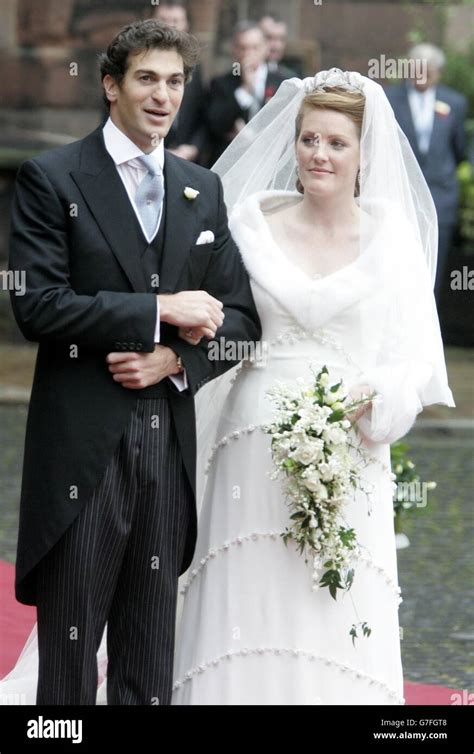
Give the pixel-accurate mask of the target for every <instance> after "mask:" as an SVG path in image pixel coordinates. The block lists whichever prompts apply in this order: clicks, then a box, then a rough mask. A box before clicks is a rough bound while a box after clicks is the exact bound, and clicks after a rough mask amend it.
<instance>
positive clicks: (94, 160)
mask: <svg viewBox="0 0 474 754" xmlns="http://www.w3.org/2000/svg"><path fill="white" fill-rule="evenodd" d="M71 176H72V178H73V180H74V181H75V183H76V185H77V186H78V188H79V190H80V191H81V193H82V195H83V197H84V199H85V201H86V203H87V206H88V207H89V209H90V211H91V213H92V215H93V216H94V218H95V220H96V222H97V224H98V226H99V227H100V229H101V231H102V233H103V234H104V237H105V239H106V240H107V242H108V244H109V246H110V248H111V250H112V252H113V253H114V255H115V257H116V259H117V261H118V263H119V264H120V266H121V267H122V269H123V271H124V272H125V274H126V276H127V278H128V279H129V281H130V284H131V286H132V288H133V290H134V291H136V292H138V293H146V292H147V287H146V284H145V279H144V276H143V270H142V261H141V256H140V249H138V248H137V243H136V233H135V232H134V224H135V223H136V222H137V220H136V217H135V213H134V210H133V207H132V206H131V204H130V200H129V198H128V194H127V191H126V189H125V187H124V185H123V183H122V179H121V178H120V176H119V174H118V172H117V168H116V167H115V163H114V161H113V159H112V158H111V156H110V155H109V153H108V152H107V150H106V148H105V144H104V137H103V134H102V127H101V126H100V127H99V128H98V129H96V130H95V131H94V132H93V133H92V134H91V135H90V136H89V137H87V138H86V139H85V140H84V144H83V149H82V153H81V163H80V168H79V170H77V171H73V172H72V173H71ZM164 177H165V237H164V243H163V252H162V262H161V275H160V290H161V291H162V292H163V293H164V292H174V290H175V287H176V285H177V283H178V280H179V277H180V274H181V271H182V269H183V267H184V264H185V261H186V256H187V254H188V253H189V250H190V247H191V246H192V244H193V241H194V236H195V235H196V225H197V219H198V205H199V200H200V199H201V200H202V194H200V195H199V196H198V197H197V198H196V199H194V200H189V199H186V197H185V196H184V189H185V188H186V186H187V185H191V187H192V188H198V190H199V186H197V185H196V180H195V179H192V178H189V177H188V176H187V172H186V170H185V167H183V165H182V164H181V160H179V159H178V158H177V157H175V156H174V155H172V154H170V153H169V152H167V151H166V150H165V164H164Z"/></svg>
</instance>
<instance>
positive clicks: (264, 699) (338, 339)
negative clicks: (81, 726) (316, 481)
mask: <svg viewBox="0 0 474 754" xmlns="http://www.w3.org/2000/svg"><path fill="white" fill-rule="evenodd" d="M214 170H215V171H216V172H218V173H219V174H220V175H221V177H222V180H223V184H224V191H225V200H226V204H227V206H228V209H229V211H230V223H229V224H230V228H231V231H232V234H233V236H234V238H235V241H236V243H237V245H238V247H239V249H240V252H241V255H242V260H243V263H244V264H245V266H246V268H247V270H248V273H249V276H250V278H251V284H252V290H253V294H254V297H255V301H256V304H257V307H258V310H259V315H260V319H261V322H262V327H263V336H262V341H261V343H260V344H257V345H258V348H257V349H255V350H254V352H252V351H251V349H250V353H248V354H247V357H246V358H244V359H243V361H242V363H241V364H240V366H238V367H236V368H234V369H232V370H230V371H229V372H227V373H226V374H225V375H224V376H223V377H222V378H220V379H219V380H215V381H214V382H212V383H210V384H209V385H206V386H205V387H204V388H202V389H201V390H200V391H199V393H198V394H197V400H196V408H197V430H198V479H197V490H198V507H199V508H200V512H199V533H198V541H197V546H196V552H195V556H194V560H193V563H192V565H191V567H190V569H189V570H188V571H187V573H186V574H185V575H184V576H183V577H182V579H181V588H182V594H181V603H180V615H179V616H178V631H177V642H176V657H175V670H174V689H173V701H172V703H173V704H176V705H188V704H216V705H221V704H225V705H227V704H250V705H259V704H285V705H286V704H323V705H326V704H368V705H371V704H403V676H402V667H401V659H400V641H399V624H398V606H399V602H400V599H401V598H400V589H399V587H398V578H397V564H396V549H395V535H394V527H393V509H392V494H393V490H392V485H393V481H392V475H391V470H390V445H389V444H390V443H391V442H393V441H395V440H396V439H397V438H399V437H401V436H403V435H404V434H405V433H406V432H407V431H408V430H409V429H410V427H411V425H412V424H413V422H414V420H415V418H416V415H417V414H418V413H419V412H420V411H421V409H422V407H423V406H424V405H428V404H431V403H445V404H447V405H450V406H452V405H454V402H453V398H452V395H451V391H450V390H449V387H448V383H447V376H446V368H445V363H444V355H443V348H442V342H441V337H440V331H439V324H438V319H437V314H436V308H435V303H434V297H433V282H434V275H435V271H436V249H437V230H436V213H435V209H434V205H433V202H432V200H431V197H430V194H429V190H428V188H427V186H426V183H425V181H424V178H423V176H422V174H421V171H420V169H419V167H418V165H417V163H416V160H415V157H414V155H413V153H412V151H411V149H410V146H409V144H408V141H407V140H406V138H405V137H404V135H403V133H402V132H401V131H400V129H399V127H398V126H397V124H396V121H395V118H394V115H393V111H392V109H391V108H390V105H389V104H388V101H387V99H386V97H385V95H384V93H383V90H382V88H381V87H380V86H379V85H378V84H376V83H375V82H373V81H371V80H370V79H367V78H365V77H363V76H360V75H359V74H357V73H342V72H341V71H339V70H337V69H332V70H331V71H329V72H328V71H323V72H321V73H319V74H317V75H316V76H315V77H314V78H313V77H312V78H308V79H304V80H303V81H301V80H299V79H290V80H287V81H285V82H284V83H283V84H282V85H281V86H280V88H279V90H278V92H277V94H276V95H275V96H274V97H273V98H272V99H271V100H270V102H269V103H268V104H267V105H266V106H265V107H264V108H263V109H262V110H261V111H260V112H259V113H258V114H257V115H256V116H255V117H254V118H253V119H252V121H251V122H250V123H249V124H248V125H247V126H246V127H245V128H244V129H243V130H242V131H241V132H240V134H239V136H238V137H237V138H236V139H235V140H234V141H233V142H232V144H231V145H230V147H229V148H228V149H227V150H226V152H225V153H224V155H223V156H222V157H221V159H220V160H219V161H218V163H217V164H216V165H215V166H214ZM295 186H296V189H295ZM181 335H182V337H184V338H186V339H188V340H189V341H190V342H197V339H198V338H199V335H200V333H199V332H193V333H192V334H191V335H190V334H189V332H188V333H185V332H183V333H181ZM243 345H244V346H245V344H243ZM310 364H311V365H312V366H313V368H314V367H317V368H320V367H322V366H323V365H326V366H327V367H328V369H329V374H330V376H331V380H332V381H333V382H338V381H339V380H340V379H341V378H343V379H344V382H345V384H346V386H347V387H348V388H349V389H350V392H351V394H352V395H353V396H358V395H360V394H361V393H371V394H372V393H375V396H374V397H373V398H372V401H371V404H370V405H369V406H368V407H367V409H366V410H365V411H363V410H362V409H359V410H358V412H357V414H355V415H354V416H353V417H352V418H353V421H354V430H353V431H354V435H355V436H356V437H357V438H358V439H359V440H360V442H361V445H362V449H363V452H364V455H365V459H366V460H365V466H364V469H363V490H356V491H355V492H354V495H353V496H352V497H351V499H350V500H348V501H347V506H346V508H345V521H346V523H347V525H348V526H351V527H354V529H355V530H356V533H357V540H358V543H359V544H360V551H359V552H358V554H357V556H356V557H355V558H354V562H353V564H352V567H353V568H354V571H355V577H354V584H353V586H352V589H351V590H350V592H348V593H344V594H343V596H342V597H341V596H338V598H337V600H336V601H335V600H333V599H332V597H331V596H330V594H329V592H328V590H327V589H323V588H317V589H316V590H315V591H313V590H312V586H313V581H312V567H311V563H308V564H307V563H305V559H304V557H303V556H302V555H301V554H300V553H299V551H298V550H297V549H296V547H295V545H294V543H293V542H292V541H290V542H288V544H287V545H286V546H285V544H284V542H283V540H282V538H281V536H280V535H281V534H282V533H283V532H284V531H285V529H286V528H287V527H288V525H289V513H288V507H287V502H286V500H285V496H284V492H283V487H282V483H281V481H280V480H278V479H271V478H270V472H271V471H272V470H273V465H272V457H271V451H270V445H271V438H270V436H269V435H268V434H266V433H265V432H264V429H263V428H264V426H265V425H266V424H267V423H269V422H270V421H271V420H272V417H273V409H272V404H271V402H270V401H269V399H268V397H267V395H266V392H267V390H268V389H269V388H271V387H272V386H273V385H274V384H275V383H276V382H277V381H279V382H285V383H288V384H294V383H295V382H296V380H297V379H298V378H303V379H304V380H305V381H307V382H308V383H309V382H310V381H311V372H310ZM362 621H366V622H367V623H368V625H369V626H370V628H371V631H372V632H371V635H370V636H368V637H366V636H363V635H362V631H361V630H360V624H361V622H362ZM353 624H355V625H356V626H357V627H358V628H357V633H358V638H357V639H356V641H355V642H354V643H353V641H352V638H351V635H350V633H349V632H350V629H351V627H352V625H353ZM98 661H99V677H100V680H101V683H102V685H101V688H100V689H99V694H98V703H105V685H104V684H105V681H104V676H105V670H106V663H107V658H106V639H105V636H104V639H103V641H102V644H101V648H100V650H99V655H98ZM36 675H37V649H36V636H35V633H34V632H33V634H32V635H31V637H30V639H29V641H28V643H27V646H26V647H25V649H24V651H23V653H22V656H21V657H20V660H19V662H18V663H17V666H16V667H15V669H14V670H13V671H12V673H10V674H9V676H8V677H7V678H6V679H4V681H3V682H2V684H1V686H0V692H1V693H3V694H6V695H10V698H11V697H12V696H15V695H17V694H18V695H19V699H20V701H19V702H15V701H13V702H10V703H33V704H34V698H35V690H36Z"/></svg>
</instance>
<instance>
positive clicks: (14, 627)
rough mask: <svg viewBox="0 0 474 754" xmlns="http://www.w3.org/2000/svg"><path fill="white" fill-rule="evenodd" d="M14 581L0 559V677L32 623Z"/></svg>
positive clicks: (427, 699)
mask: <svg viewBox="0 0 474 754" xmlns="http://www.w3.org/2000/svg"><path fill="white" fill-rule="evenodd" d="M14 579H15V568H14V566H13V565H12V564H11V563H6V562H5V561H3V560H0V604H1V605H2V610H1V613H0V646H1V653H0V678H3V677H4V676H5V675H6V674H7V673H9V672H10V670H11V669H12V668H13V666H14V665H15V662H16V661H17V659H18V655H19V654H20V652H21V650H22V648H23V645H24V643H25V641H26V639H27V638H28V636H29V633H30V631H31V629H32V628H33V625H34V623H35V620H36V608H35V607H29V606H28V605H21V604H20V603H19V602H17V601H16V600H15V593H14ZM455 693H456V690H455V689H448V688H445V687H444V686H429V685H426V684H422V683H411V681H405V699H406V703H407V704H408V705H419V704H433V705H435V704H437V705H451V704H452V703H453V700H452V699H451V695H452V694H455ZM458 693H461V692H458Z"/></svg>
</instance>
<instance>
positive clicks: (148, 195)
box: [135, 155, 164, 241]
mask: <svg viewBox="0 0 474 754" xmlns="http://www.w3.org/2000/svg"><path fill="white" fill-rule="evenodd" d="M136 159H137V160H138V161H139V162H141V163H142V165H143V166H144V167H146V169H147V171H148V172H147V174H146V175H145V177H144V178H143V179H142V181H141V182H140V184H139V186H138V188H137V193H136V194H135V204H136V205H137V209H138V212H139V213H140V217H141V219H142V223H143V227H144V228H145V231H146V233H147V236H148V238H149V240H150V241H151V240H152V239H153V238H154V237H155V235H156V232H157V230H158V218H159V216H160V209H161V203H162V201H163V194H164V187H163V173H162V171H161V167H160V164H159V162H158V161H157V160H155V159H154V158H153V157H151V156H150V155H143V156H141V157H137V158H136Z"/></svg>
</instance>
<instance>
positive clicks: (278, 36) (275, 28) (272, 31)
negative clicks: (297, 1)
mask: <svg viewBox="0 0 474 754" xmlns="http://www.w3.org/2000/svg"><path fill="white" fill-rule="evenodd" d="M258 24H259V26H260V28H261V30H262V31H263V33H264V35H265V39H266V40H267V45H268V57H267V63H268V70H269V71H277V72H278V73H280V74H281V75H282V76H284V78H285V79H291V78H293V77H294V76H300V75H301V74H298V73H297V72H296V71H293V70H292V69H291V68H289V67H288V66H286V65H285V64H284V62H283V60H284V57H285V50H286V44H287V41H288V26H287V25H286V23H285V22H284V21H282V20H281V18H279V17H278V16H275V15H270V14H266V15H265V16H262V18H261V19H260V21H259V22H258Z"/></svg>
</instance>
